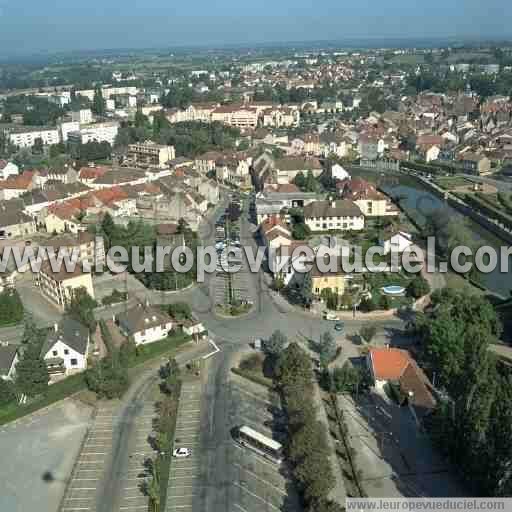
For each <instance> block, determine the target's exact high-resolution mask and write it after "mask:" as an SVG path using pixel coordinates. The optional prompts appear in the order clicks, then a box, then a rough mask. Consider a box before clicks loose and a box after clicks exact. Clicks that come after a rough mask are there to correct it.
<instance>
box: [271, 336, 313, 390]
mask: <svg viewBox="0 0 512 512" xmlns="http://www.w3.org/2000/svg"><path fill="white" fill-rule="evenodd" d="M276 376H277V378H278V381H279V383H280V385H281V386H284V387H286V386H294V385H305V384H307V383H309V382H311V379H312V377H313V369H312V367H311V360H310V358H309V357H308V355H307V354H306V353H305V352H304V350H302V349H301V348H300V347H299V345H298V344H297V343H295V342H292V343H290V344H289V345H288V347H286V349H285V350H284V351H283V353H282V354H281V357H280V358H279V366H278V370H277V372H276Z"/></svg>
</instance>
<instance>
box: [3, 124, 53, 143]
mask: <svg viewBox="0 0 512 512" xmlns="http://www.w3.org/2000/svg"><path fill="white" fill-rule="evenodd" d="M8 131H9V141H10V142H11V143H12V144H14V145H15V146H18V147H20V148H31V147H32V146H33V145H34V144H35V141H36V140H37V139H41V140H42V141H43V144H45V145H50V144H58V143H59V142H60V136H59V130H58V129H57V128H50V127H46V128H45V127H43V126H40V127H28V126H20V127H19V128H18V127H16V128H12V129H10V130H8Z"/></svg>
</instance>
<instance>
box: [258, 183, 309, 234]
mask: <svg viewBox="0 0 512 512" xmlns="http://www.w3.org/2000/svg"><path fill="white" fill-rule="evenodd" d="M316 199H317V194H315V193H314V192H302V191H301V190H300V189H299V188H298V187H297V186H295V185H294V184H293V183H288V184H285V185H274V186H272V185H269V186H266V187H265V189H264V190H263V191H262V192H258V194H257V195H256V200H255V209H256V220H257V223H258V224H261V223H262V222H263V221H264V220H265V219H267V218H268V217H270V216H272V215H281V214H282V213H283V212H286V210H287V209H289V208H303V207H304V206H305V205H307V204H309V203H312V202H313V201H316ZM285 215H286V214H285Z"/></svg>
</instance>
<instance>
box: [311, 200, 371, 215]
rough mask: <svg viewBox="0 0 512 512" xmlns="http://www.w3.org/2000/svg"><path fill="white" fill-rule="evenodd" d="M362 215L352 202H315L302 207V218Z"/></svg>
mask: <svg viewBox="0 0 512 512" xmlns="http://www.w3.org/2000/svg"><path fill="white" fill-rule="evenodd" d="M362 216H363V213H362V212H361V209H360V208H359V206H357V204H356V203H354V202H353V201H349V200H347V199H342V200H338V201H315V202H314V203H310V204H308V205H307V206H305V207H304V217H306V218H311V217H362Z"/></svg>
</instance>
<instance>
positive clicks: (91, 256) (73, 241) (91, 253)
mask: <svg viewBox="0 0 512 512" xmlns="http://www.w3.org/2000/svg"><path fill="white" fill-rule="evenodd" d="M41 245H44V246H45V247H52V248H53V249H54V250H55V252H61V253H62V254H68V255H69V256H72V255H73V254H76V255H77V258H78V260H79V261H80V262H81V263H84V262H87V263H88V264H89V265H91V267H95V266H97V265H103V264H104V263H105V243H104V241H103V237H101V236H95V235H94V234H93V233H89V232H87V231H81V232H79V233H78V234H76V235H71V234H66V235H63V236H57V237H53V238H50V239H49V240H46V241H45V242H44V243H43V244H41Z"/></svg>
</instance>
